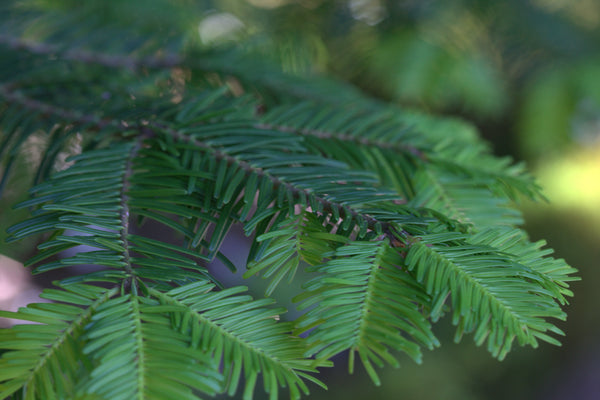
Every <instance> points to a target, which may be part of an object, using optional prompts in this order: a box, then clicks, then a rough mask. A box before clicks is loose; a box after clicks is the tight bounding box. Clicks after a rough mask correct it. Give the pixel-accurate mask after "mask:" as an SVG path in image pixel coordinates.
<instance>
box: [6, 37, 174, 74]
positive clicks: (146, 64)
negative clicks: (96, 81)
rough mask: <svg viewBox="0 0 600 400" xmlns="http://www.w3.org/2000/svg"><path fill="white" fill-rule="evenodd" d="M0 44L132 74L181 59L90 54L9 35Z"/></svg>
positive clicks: (168, 65)
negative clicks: (124, 70) (123, 70)
mask: <svg viewBox="0 0 600 400" xmlns="http://www.w3.org/2000/svg"><path fill="white" fill-rule="evenodd" d="M0 44H1V45H4V46H6V47H8V48H9V49H12V50H24V51H27V52H30V53H31V54H35V55H47V56H53V57H57V58H59V59H64V60H69V61H76V62H80V63H84V64H95V65H102V66H104V67H108V68H119V69H126V70H129V71H132V72H136V71H139V70H142V69H144V68H151V69H170V68H174V67H178V66H181V64H182V62H183V59H182V58H181V57H180V56H178V55H176V54H163V55H161V56H144V57H136V56H132V55H122V54H121V55H114V54H108V53H102V52H91V51H87V50H82V49H68V50H64V46H59V45H55V44H49V43H43V42H34V41H32V40H27V39H22V38H20V37H14V36H10V35H0Z"/></svg>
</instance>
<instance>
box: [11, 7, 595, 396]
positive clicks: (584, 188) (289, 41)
mask: <svg viewBox="0 0 600 400" xmlns="http://www.w3.org/2000/svg"><path fill="white" fill-rule="evenodd" d="M38 3H45V1H43V0H39V1H38ZM47 3H48V4H50V3H52V2H49V1H47ZM70 3H73V2H72V1H67V0H63V1H56V2H53V4H55V5H56V4H61V5H69V4H70ZM103 4H104V6H105V7H106V8H107V9H110V10H111V12H110V13H109V14H110V15H111V16H112V17H115V18H116V16H118V15H123V14H126V15H136V18H139V20H140V21H143V22H144V24H146V28H147V29H164V27H165V26H166V27H169V26H173V24H174V23H175V24H178V26H179V27H180V29H181V31H182V32H185V33H186V35H188V39H189V41H190V42H194V43H195V44H199V45H201V46H205V47H211V46H227V45H232V44H233V45H239V46H244V47H245V48H246V49H247V51H248V52H249V53H253V54H256V55H259V56H261V57H264V58H268V59H271V60H272V61H273V62H274V63H277V64H279V65H281V67H282V68H283V69H284V70H285V71H286V72H288V73H290V74H294V75H299V76H303V77H306V76H310V75H313V74H323V75H329V76H333V77H335V78H338V79H340V80H344V81H348V82H351V83H352V84H353V85H355V86H357V87H359V88H360V89H361V90H362V91H363V92H365V93H366V94H367V95H369V96H372V97H376V98H380V99H383V100H386V101H389V102H392V103H396V104H398V105H399V106H401V107H407V108H415V109H420V110H425V111H427V112H431V113H434V114H438V115H449V116H458V117H461V118H464V119H466V120H469V121H471V122H472V123H474V124H475V125H476V126H477V127H478V128H479V130H480V132H481V134H482V136H483V137H484V138H485V139H486V140H487V141H489V142H490V143H491V146H492V148H493V151H494V152H495V153H496V154H498V155H502V156H504V155H510V156H512V157H513V158H514V159H516V160H519V161H524V162H526V163H527V165H528V166H529V169H530V170H531V171H532V172H533V173H534V175H536V176H537V177H538V180H539V183H540V184H541V185H542V186H543V187H544V189H545V193H546V195H547V197H548V199H549V200H550V201H549V203H547V204H535V205H533V204H521V205H520V207H522V209H523V211H524V213H525V220H526V227H525V228H526V230H527V231H528V232H529V233H530V236H531V238H532V239H533V240H538V239H542V238H544V239H546V240H547V241H548V244H549V247H552V248H554V249H555V250H556V256H557V257H559V258H565V259H566V260H567V261H568V262H569V263H570V264H571V265H572V266H574V267H575V268H577V269H579V271H580V273H579V275H580V277H581V278H582V281H581V282H575V283H574V284H573V285H572V288H573V290H574V292H575V297H574V298H573V299H572V301H571V304H570V305H569V306H568V308H567V313H568V315H569V318H568V321H567V322H566V323H560V324H559V326H560V327H561V329H563V330H564V331H565V332H566V337H565V338H564V339H563V346H562V347H559V348H557V347H553V346H550V345H547V344H542V345H541V347H540V348H539V349H536V350H533V349H522V348H517V349H515V350H514V351H513V352H512V353H511V354H510V355H509V356H508V358H507V359H506V360H504V361H502V362H498V361H496V360H494V359H492V358H491V356H489V354H488V353H487V352H486V351H485V349H481V348H477V347H475V345H474V344H472V343H471V342H470V340H469V338H465V339H464V340H463V342H462V343H460V344H454V343H453V342H452V336H453V331H452V327H451V326H450V323H449V322H444V321H442V323H441V324H438V326H437V333H438V335H439V337H440V339H441V341H442V343H443V345H442V347H441V348H440V349H437V350H435V351H433V352H429V353H426V354H425V357H424V363H423V365H420V366H419V365H415V364H414V363H413V362H412V361H411V360H410V359H408V358H406V359H405V360H404V362H403V365H402V367H401V368H400V369H384V370H382V371H381V376H382V386H381V387H375V386H373V384H372V383H371V382H370V381H369V380H368V378H367V377H366V376H365V374H364V373H363V372H362V371H360V369H359V371H358V372H357V373H355V375H353V376H350V375H348V374H347V368H346V364H345V360H344V358H343V356H340V359H339V360H337V361H338V364H339V365H338V366H337V367H336V368H335V369H331V370H328V371H324V372H323V374H324V376H323V378H324V379H325V381H326V382H327V383H328V385H329V391H328V392H325V391H322V390H320V389H318V388H316V387H314V388H313V390H312V391H313V396H311V398H312V399H364V398H372V399H396V398H403V399H445V400H454V399H456V400H458V399H460V400H480V399H513V400H520V399H550V400H553V399H582V400H583V399H600V341H599V340H598V338H599V337H600V312H599V311H598V308H599V306H600V291H599V290H598V284H599V283H600V269H599V268H598V261H599V260H600V2H599V1H597V0H526V1H524V0H506V1H501V2H500V1H498V2H494V1H488V0H445V1H434V0H404V1H400V0H397V1H389V2H388V1H384V0H335V1H331V0H330V1H326V0H220V1H218V0H217V1H192V0H177V1H166V0H164V1H154V2H146V1H140V0H131V1H127V2H121V1H115V0H111V1H105V2H103ZM31 146H34V147H35V143H32V144H31ZM21 162H22V163H24V165H23V166H21V168H16V170H17V171H24V172H23V173H26V171H27V165H26V164H27V163H28V162H30V161H27V160H23V161H21ZM18 181H19V176H15V177H14V178H13V184H11V185H9V186H8V188H9V190H7V192H6V193H5V194H4V195H3V197H2V199H0V226H1V227H2V233H1V234H0V239H3V238H4V232H3V231H4V229H5V228H6V227H8V226H10V225H11V224H13V223H14V222H16V221H17V220H19V219H20V218H22V217H23V216H22V215H19V214H18V213H16V212H14V211H10V208H9V207H10V204H12V203H14V202H15V201H16V200H17V199H19V198H20V197H22V196H23V188H20V187H19V185H18V183H17V182H18ZM234 234H235V232H234ZM2 242H3V240H2ZM30 252H31V248H30V247H28V244H27V243H19V244H17V245H14V244H12V245H11V246H10V247H8V246H7V245H5V244H4V243H2V244H0V254H4V255H5V256H8V257H11V258H13V259H15V260H20V261H23V260H24V259H26V258H27V256H28V255H29V254H30ZM239 259H240V260H243V259H244V257H243V255H241V256H240V257H239ZM0 262H2V266H3V267H2V269H1V270H0V307H2V308H3V309H7V308H14V307H16V306H17V305H18V304H19V303H21V302H27V301H33V300H34V298H35V293H36V292H35V289H34V287H35V285H36V282H29V281H27V280H26V278H27V275H24V274H22V273H21V272H22V268H21V266H20V264H19V263H18V262H11V261H8V259H7V258H2V259H0ZM11 271H12V272H11ZM37 284H39V282H38V283H37ZM284 296H285V295H284ZM4 323H6V321H4Z"/></svg>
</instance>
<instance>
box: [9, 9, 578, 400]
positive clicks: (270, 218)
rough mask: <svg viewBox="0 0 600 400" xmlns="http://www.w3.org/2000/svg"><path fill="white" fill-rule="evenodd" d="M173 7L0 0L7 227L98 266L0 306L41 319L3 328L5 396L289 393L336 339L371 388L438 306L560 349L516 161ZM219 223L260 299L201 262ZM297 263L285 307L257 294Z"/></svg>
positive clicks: (217, 239) (420, 336) (563, 275)
mask: <svg viewBox="0 0 600 400" xmlns="http://www.w3.org/2000/svg"><path fill="white" fill-rule="evenodd" d="M80 3H85V5H82V4H80ZM183 3H185V4H183ZM183 3H182V4H180V3H177V2H175V3H169V2H164V3H161V2H157V3H151V4H152V6H153V7H155V9H153V8H152V7H148V9H146V4H150V3H147V2H142V3H140V8H139V9H135V8H131V7H129V6H130V5H131V4H138V3H136V2H132V3H129V2H48V4H53V5H52V6H50V5H46V3H45V2H43V1H15V2H12V1H3V2H2V4H1V6H0V8H1V10H0V19H1V21H0V158H1V171H2V177H1V183H0V185H1V186H2V189H3V190H4V191H6V190H10V188H11V185H15V184H16V183H15V181H14V179H11V177H13V176H15V174H14V173H15V171H16V172H20V175H19V176H21V177H22V175H23V169H26V170H27V171H30V172H31V173H30V174H29V179H30V181H28V182H30V183H31V186H30V187H31V189H30V190H29V193H30V195H29V197H28V199H26V200H24V201H22V202H20V203H19V204H17V205H16V206H15V207H16V208H17V209H24V210H27V211H28V212H29V214H30V217H29V218H27V219H25V220H23V221H22V222H20V223H17V224H16V225H14V226H11V227H9V228H8V233H9V239H8V241H9V242H15V241H19V240H21V239H23V238H26V237H30V239H31V237H34V238H35V240H36V242H35V243H37V249H36V251H35V253H34V254H35V255H34V256H33V258H31V259H30V260H29V261H27V265H30V266H33V267H34V273H45V272H47V271H53V270H57V269H62V268H66V267H72V266H77V265H90V264H91V265H95V266H98V268H96V269H94V270H93V272H89V273H81V274H78V275H75V276H71V277H69V278H66V279H63V280H62V281H58V282H56V283H55V288H53V289H48V290H45V291H44V293H43V294H42V297H43V298H44V299H46V301H45V302H42V303H36V304H30V305H28V306H27V307H25V308H22V309H20V310H19V311H18V312H15V313H12V312H5V311H3V312H1V314H0V315H1V316H3V317H10V318H16V319H20V320H25V321H31V322H35V323H36V324H24V325H16V326H14V327H12V328H10V329H4V330H2V331H0V348H2V349H3V350H2V352H3V353H2V357H1V359H0V382H1V383H0V398H15V399H16V398H19V399H21V398H23V399H110V400H115V399H124V400H130V399H196V398H203V397H206V396H212V395H214V394H217V393H227V394H229V395H234V394H236V393H243V396H244V398H247V399H250V398H252V397H253V395H254V393H255V391H256V387H257V386H261V387H263V388H264V391H266V392H267V393H269V395H270V398H271V399H276V398H278V397H279V395H280V393H281V390H282V389H283V388H286V389H285V390H286V391H287V392H289V395H290V396H291V398H294V399H296V398H299V397H300V396H301V395H302V394H308V393H309V387H310V386H313V388H314V387H315V384H316V385H322V386H324V385H323V384H322V383H321V382H320V381H319V377H318V369H319V368H321V367H327V366H331V364H332V363H331V361H329V360H330V359H331V358H332V357H333V356H334V355H336V354H339V353H342V352H349V369H350V372H352V371H353V369H354V368H355V365H357V366H361V365H362V367H364V368H365V369H366V370H367V372H368V373H369V375H370V376H371V378H372V379H373V381H374V382H375V383H376V384H378V383H379V379H378V376H377V369H378V367H381V366H383V365H386V364H388V365H392V366H397V365H398V364H399V360H402V359H403V358H405V357H404V356H403V355H402V353H405V354H406V355H408V356H409V357H410V358H412V359H414V360H415V361H417V362H419V361H420V359H421V352H422V350H423V349H432V348H434V347H436V346H438V345H439V342H438V340H437V339H436V336H435V335H434V333H433V331H432V323H434V322H436V321H437V320H438V319H439V318H440V317H442V316H443V315H445V314H450V318H451V319H452V322H453V323H454V325H455V326H456V338H457V340H458V339H460V338H461V337H462V336H463V335H465V334H466V335H469V336H471V337H472V338H473V339H474V340H475V342H476V343H477V344H481V345H485V347H487V349H488V350H489V351H490V352H491V354H492V355H493V356H494V357H497V358H499V359H502V358H504V357H505V356H506V354H507V353H508V352H509V351H510V349H511V347H512V346H513V345H514V344H515V343H518V344H519V345H531V346H533V347H535V346H537V345H538V342H539V341H545V342H549V343H553V344H558V342H557V339H556V335H561V334H562V332H561V331H560V330H559V329H558V328H557V327H556V326H555V325H554V322H555V320H556V319H558V320H562V319H564V318H565V314H564V312H563V311H562V310H561V306H563V305H564V304H566V300H565V297H567V296H570V295H571V292H570V291H569V289H568V284H567V282H568V281H569V280H572V279H573V278H572V273H573V272H574V270H573V269H572V268H571V267H569V266H568V265H567V264H565V262H564V261H562V260H557V259H554V258H552V257H550V254H551V253H552V252H551V251H550V250H547V249H544V248H543V245H544V243H542V242H537V243H532V242H530V241H529V240H528V238H527V236H526V234H525V233H524V232H523V231H522V230H521V229H520V228H519V227H518V226H519V224H520V223H521V218H520V215H519V212H518V211H516V210H515V209H514V208H513V204H514V202H515V201H516V200H518V199H519V198H523V197H524V198H529V199H533V200H538V199H540V198H541V195H540V192H539V188H538V187H537V186H536V185H535V183H534V182H533V180H532V178H531V177H530V176H529V175H527V174H526V173H525V172H524V171H523V168H522V166H520V165H515V164H513V163H512V162H511V161H510V160H507V159H499V158H496V157H493V156H492V155H491V154H490V152H489V149H488V148H487V146H486V145H485V144H484V143H482V141H481V140H480V139H479V138H478V136H477V135H476V133H475V132H474V131H473V129H472V128H471V127H470V126H469V125H468V124H465V123H463V122H460V121H456V120H450V119H441V118H437V117H431V116H428V115H425V114H420V113H416V112H409V111H406V110H403V109H400V108H398V107H397V106H394V105H390V104H385V103H382V102H379V101H375V100H372V99H369V98H367V97H366V96H363V95H361V94H360V93H359V92H358V91H356V90H354V89H352V88H350V87H348V86H346V85H344V84H343V83H339V82H335V81H332V80H328V79H325V78H319V77H306V78H301V77H298V76H292V75H286V74H284V73H282V72H280V71H279V70H278V68H277V67H276V66H275V65H273V64H270V63H269V62H268V61H266V60H265V59H264V57H261V54H262V53H261V48H260V45H258V46H254V47H253V46H252V44H250V45H248V46H240V47H226V46H221V47H214V46H213V47H207V46H203V45H201V44H200V43H199V41H198V40H197V39H196V37H197V30H196V26H197V20H194V19H195V18H199V16H201V14H194V13H193V12H189V13H186V12H184V11H185V7H187V6H190V5H189V3H186V2H183ZM173 4H176V6H173ZM128 5H129V6H128ZM161 7H163V8H165V10H162V9H161ZM177 7H178V8H177ZM182 7H183V9H182ZM174 8H176V9H177V10H179V12H180V14H184V15H183V17H182V19H183V21H184V22H183V23H179V24H177V25H176V24H174V23H173V21H172V20H171V19H169V17H168V16H169V15H170V14H168V12H167V11H173V9H174ZM182 10H183V11H182ZM163 11H164V12H163ZM192 16H193V17H194V18H192ZM186 18H187V19H186ZM188 19H189V20H190V22H189V24H186V22H185V21H187V20H188ZM192 20H194V21H192ZM32 149H33V150H32ZM65 156H68V157H67V158H66V159H65ZM24 160H25V162H24ZM32 165H33V167H31V166H32ZM19 184H20V185H23V184H24V183H23V181H22V179H21V178H20V181H19ZM4 212H10V211H7V210H4ZM149 222H152V223H153V224H154V225H156V224H158V225H159V226H160V227H161V229H160V230H161V232H162V235H161V237H160V238H156V237H155V236H152V237H151V235H150V234H147V230H146V229H145V226H146V225H145V224H147V223H149ZM233 225H239V226H241V227H243V229H244V231H245V232H246V234H247V235H248V236H249V237H250V238H251V239H252V246H251V249H250V254H249V256H248V261H247V266H245V268H247V272H246V273H245V276H246V277H251V276H261V277H263V278H265V279H267V280H268V282H269V284H268V286H267V290H266V293H265V295H264V297H261V298H253V297H251V296H250V295H249V294H248V293H247V289H246V288H245V287H242V286H233V287H224V285H223V284H222V283H221V282H219V281H218V280H217V279H216V278H215V276H213V274H211V272H210V271H209V270H208V269H207V267H206V265H207V264H208V263H209V262H211V261H212V260H214V259H220V260H221V261H222V263H223V265H225V266H229V267H230V268H231V269H235V267H234V266H233V264H232V263H231V262H229V261H228V260H227V258H226V257H225V256H224V255H223V254H221V252H220V248H221V245H222V244H223V242H224V240H226V238H227V232H228V230H229V229H230V228H231V227H232V226H233ZM69 249H71V250H72V251H71V252H70V253H65V251H66V250H69ZM67 254H68V255H67ZM299 269H303V270H304V271H305V273H306V274H308V276H309V278H308V280H307V281H306V282H305V283H304V285H303V290H302V292H301V293H300V294H299V295H298V296H297V298H296V301H297V305H298V308H299V309H300V310H303V311H304V313H303V314H302V315H301V316H300V317H299V318H297V319H296V320H289V319H286V315H285V312H286V310H285V309H284V308H282V307H278V306H277V305H275V304H274V300H272V297H271V295H272V293H273V292H274V291H277V290H278V289H277V287H278V284H281V283H282V282H284V283H285V282H290V281H292V280H293V279H295V272H297V270H299Z"/></svg>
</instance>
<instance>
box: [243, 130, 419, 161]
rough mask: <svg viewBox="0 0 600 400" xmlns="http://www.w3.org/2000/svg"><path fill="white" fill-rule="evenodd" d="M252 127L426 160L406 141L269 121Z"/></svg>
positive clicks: (417, 149)
mask: <svg viewBox="0 0 600 400" xmlns="http://www.w3.org/2000/svg"><path fill="white" fill-rule="evenodd" d="M254 127H255V128H257V129H267V130H275V131H279V132H285V133H293V134H296V135H299V136H311V137H316V138H318V139H324V140H330V139H334V140H338V141H340V142H349V143H353V144H356V145H361V146H369V147H377V148H379V149H386V150H393V151H399V152H402V153H408V154H411V155H413V156H415V157H417V158H419V159H421V160H422V161H427V159H428V157H427V155H426V154H425V152H424V151H423V150H422V149H419V148H418V147H416V146H411V145H409V144H407V143H395V142H390V141H383V140H373V139H369V138H366V137H361V136H356V135H351V134H348V133H339V132H330V131H326V130H320V129H307V128H297V127H294V126H288V125H276V124H269V123H260V124H255V125H254Z"/></svg>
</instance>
